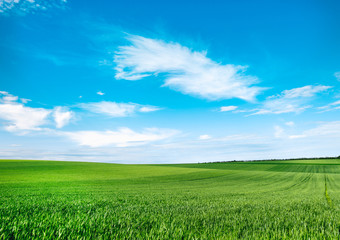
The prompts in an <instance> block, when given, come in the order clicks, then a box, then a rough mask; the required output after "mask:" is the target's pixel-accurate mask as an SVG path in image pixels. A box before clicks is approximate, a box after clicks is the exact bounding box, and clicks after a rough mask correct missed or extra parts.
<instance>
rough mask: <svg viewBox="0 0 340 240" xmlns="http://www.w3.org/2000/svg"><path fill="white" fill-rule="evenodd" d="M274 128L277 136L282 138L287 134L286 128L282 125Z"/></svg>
mask: <svg viewBox="0 0 340 240" xmlns="http://www.w3.org/2000/svg"><path fill="white" fill-rule="evenodd" d="M274 130H275V132H274V136H275V138H281V137H283V136H284V135H285V133H284V132H285V131H284V129H283V128H282V127H280V126H275V127H274Z"/></svg>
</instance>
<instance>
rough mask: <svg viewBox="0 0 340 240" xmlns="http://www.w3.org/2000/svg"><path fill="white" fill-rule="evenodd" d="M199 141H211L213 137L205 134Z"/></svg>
mask: <svg viewBox="0 0 340 240" xmlns="http://www.w3.org/2000/svg"><path fill="white" fill-rule="evenodd" d="M198 139H199V140H208V139H211V136H210V135H207V134H205V135H201V136H199V138H198Z"/></svg>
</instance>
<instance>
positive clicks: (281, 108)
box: [250, 85, 331, 115]
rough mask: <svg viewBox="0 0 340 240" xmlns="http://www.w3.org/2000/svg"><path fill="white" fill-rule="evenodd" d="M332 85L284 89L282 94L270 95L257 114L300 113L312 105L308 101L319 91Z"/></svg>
mask: <svg viewBox="0 0 340 240" xmlns="http://www.w3.org/2000/svg"><path fill="white" fill-rule="evenodd" d="M329 88H331V87H330V86H322V85H319V86H312V85H308V86H304V87H300V88H293V89H290V90H284V91H283V92H282V93H281V94H279V95H275V96H270V97H268V98H267V99H266V100H265V101H264V103H263V104H262V107H261V108H260V109H256V112H255V113H252V114H250V115H256V114H281V113H290V112H294V113H300V112H302V111H304V110H306V109H307V108H310V107H312V106H311V105H308V104H307V102H308V101H310V99H311V98H312V97H314V96H315V95H316V94H317V93H319V92H323V91H326V90H327V89H329Z"/></svg>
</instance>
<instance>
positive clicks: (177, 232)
mask: <svg viewBox="0 0 340 240" xmlns="http://www.w3.org/2000/svg"><path fill="white" fill-rule="evenodd" d="M339 206H340V159H322V160H295V161H294V160H289V161H267V162H266V161H258V162H231V163H204V164H176V165H175V164H174V165H120V164H104V163H81V162H57V161H19V160H0V239H238V238H241V239H339V229H340V214H339V210H340V209H339Z"/></svg>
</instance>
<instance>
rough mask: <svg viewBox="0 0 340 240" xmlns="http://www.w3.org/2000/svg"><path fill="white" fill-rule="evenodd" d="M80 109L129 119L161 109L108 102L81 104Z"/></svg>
mask: <svg viewBox="0 0 340 240" xmlns="http://www.w3.org/2000/svg"><path fill="white" fill-rule="evenodd" d="M79 107H81V108H83V109H85V110H88V111H91V112H94V113H100V114H105V115H108V116H110V117H127V116H131V115H133V114H134V113H136V112H153V111H158V110H160V109H161V108H159V107H155V106H145V105H140V104H136V103H116V102H107V101H102V102H94V103H82V104H79Z"/></svg>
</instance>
